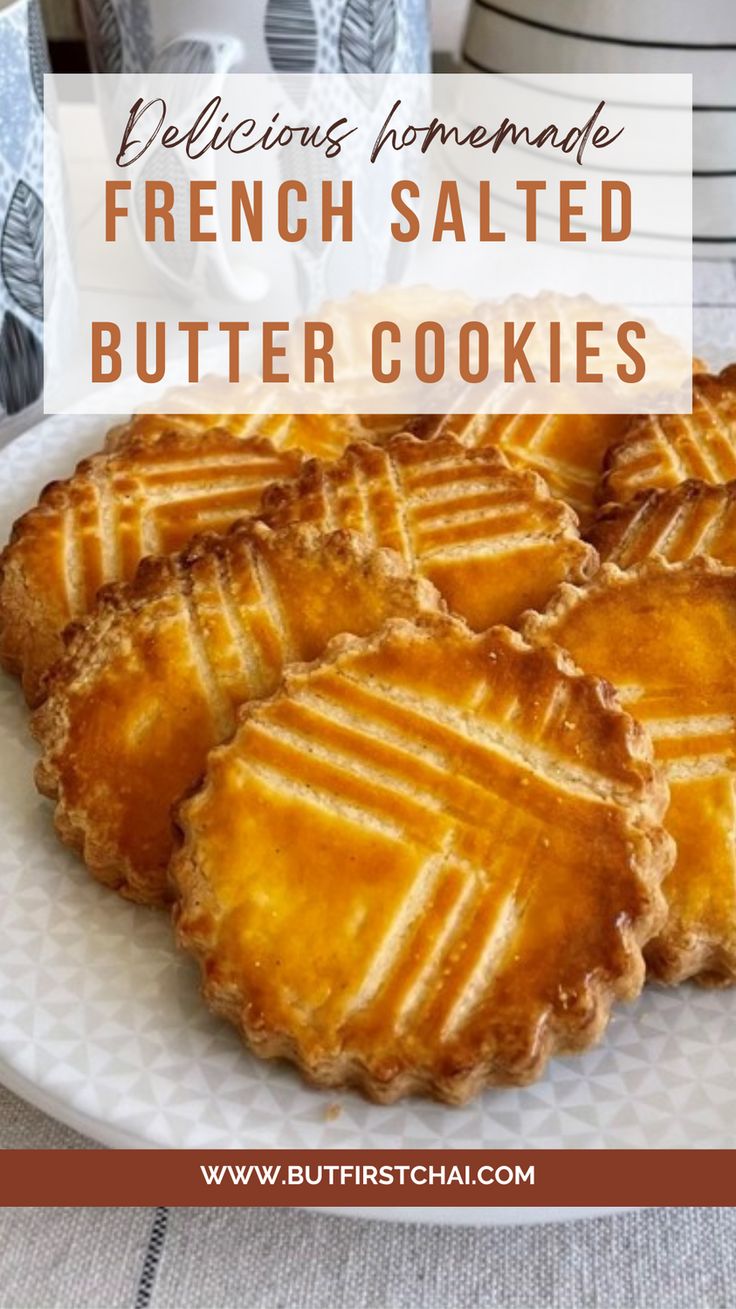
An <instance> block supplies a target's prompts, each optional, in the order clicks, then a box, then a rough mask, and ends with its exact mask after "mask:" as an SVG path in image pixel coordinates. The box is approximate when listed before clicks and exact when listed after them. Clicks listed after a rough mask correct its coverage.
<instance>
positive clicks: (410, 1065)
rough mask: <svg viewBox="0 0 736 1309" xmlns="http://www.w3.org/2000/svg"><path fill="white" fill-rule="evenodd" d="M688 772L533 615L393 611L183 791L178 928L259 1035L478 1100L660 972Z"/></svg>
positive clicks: (387, 1096)
mask: <svg viewBox="0 0 736 1309" xmlns="http://www.w3.org/2000/svg"><path fill="white" fill-rule="evenodd" d="M666 798H667V795H666V786H665V785H664V782H663V781H662V779H661V777H660V775H659V774H658V772H657V771H656V770H655V768H654V767H653V765H652V762H651V745H650V743H649V740H648V738H647V737H646V735H645V734H644V732H643V731H642V729H641V728H640V727H639V726H638V725H637V724H636V723H634V721H633V720H632V719H631V718H629V717H628V715H627V714H625V713H624V712H623V711H622V710H621V709H620V708H619V707H618V705H617V703H616V701H615V699H614V697H613V694H612V692H611V691H610V689H609V688H608V687H607V686H606V685H605V683H603V682H600V681H597V680H595V679H593V678H589V677H584V676H582V675H581V674H580V673H579V672H578V671H577V670H576V669H574V668H573V666H572V665H571V663H570V661H569V660H568V658H567V657H566V656H564V655H562V654H560V653H554V654H550V653H549V652H548V651H546V650H534V649H531V648H530V647H529V646H527V645H526V644H525V643H524V642H523V641H522V640H521V638H520V637H519V636H518V635H516V634H515V633H513V632H511V631H509V629H508V628H503V627H496V628H493V629H492V630H491V631H489V632H486V633H484V634H481V635H475V634H473V633H472V632H470V630H469V629H468V628H467V627H466V626H465V624H463V623H461V622H460V621H459V620H456V619H452V618H446V619H441V618H440V619H434V620H433V619H427V620H424V621H423V622H422V623H420V624H408V623H403V622H398V623H391V624H389V625H388V626H387V628H386V629H384V632H383V633H382V634H380V635H378V636H376V637H374V638H369V639H366V640H356V639H346V640H340V641H337V642H334V643H333V645H332V647H331V648H330V651H329V652H328V655H327V657H326V658H325V659H324V660H322V661H320V662H318V663H317V664H315V665H314V666H312V667H311V668H308V669H302V670H295V671H291V672H290V673H287V676H286V678H285V682H284V687H283V689H282V690H281V691H280V692H279V693H278V694H276V695H275V696H274V697H273V698H272V699H271V700H268V701H266V702H264V703H261V704H255V705H250V706H248V708H247V710H246V711H245V712H244V714H243V715H242V718H241V723H240V726H239V728H238V731H237V733H236V735H235V737H234V738H233V740H232V741H231V742H230V744H229V745H226V746H224V747H223V748H222V749H218V750H215V751H214V752H213V753H212V754H211V755H210V757H209V761H208V766H207V771H206V774H205V778H204V782H203V784H202V787H201V788H200V790H199V791H198V792H197V793H196V795H195V796H194V797H193V798H192V799H190V800H188V801H187V802H185V803H184V804H183V805H182V806H181V807H180V809H179V811H178V822H179V824H180V825H181V827H182V829H183V845H182V848H181V849H180V850H179V851H178V852H177V853H176V854H175V856H174V859H173V861H172V867H171V874H172V880H173V882H174V883H175V886H176V890H177V895H178V906H177V910H176V920H177V935H178V939H179V942H180V943H181V944H182V945H183V946H185V947H186V948H187V949H188V950H190V951H191V952H192V953H193V954H194V955H195V956H196V957H197V958H198V960H199V963H200V966H201V970H202V978H203V984H204V992H205V996H206V998H207V1001H208V1002H209V1004H210V1005H211V1006H212V1007H213V1009H215V1010H216V1011H217V1012H218V1013H221V1014H223V1015H224V1016H225V1017H226V1018H228V1019H230V1021H231V1022H233V1023H234V1024H235V1025H236V1026H237V1027H238V1028H239V1030H240V1031H241V1032H242V1034H243V1036H244V1037H245V1039H246V1041H247V1043H248V1045H249V1046H250V1048H251V1049H252V1050H253V1051H254V1052H255V1053H256V1054H258V1055H261V1056H263V1057H267V1058H270V1057H273V1056H282V1057H285V1058H287V1059H290V1060H293V1061H294V1062H295V1063H297V1064H298V1065H299V1067H300V1068H301V1070H302V1072H303V1073H304V1074H305V1076H306V1077H307V1078H308V1079H309V1080H310V1081H311V1082H314V1083H316V1084H318V1085H320V1086H330V1087H344V1086H356V1087H358V1088H359V1089H360V1090H362V1091H363V1092H364V1093H365V1094H366V1095H368V1096H370V1097H371V1098H372V1099H375V1100H380V1101H393V1100H396V1099H397V1098H398V1097H399V1096H402V1095H405V1094H408V1093H410V1092H422V1093H424V1094H428V1095H432V1096H436V1097H438V1098H439V1099H442V1100H446V1101H450V1102H461V1101H464V1100H467V1099H468V1098H469V1097H470V1096H472V1095H473V1094H475V1093H476V1092H478V1091H480V1090H481V1089H482V1088H483V1087H484V1086H487V1085H495V1084H500V1085H507V1084H523V1083H527V1082H531V1081H533V1080H534V1079H535V1078H536V1077H538V1076H539V1075H540V1073H541V1072H542V1070H543V1068H544V1065H545V1063H546V1061H547V1059H548V1057H549V1056H550V1055H552V1054H554V1053H556V1052H561V1051H572V1050H582V1049H585V1048H586V1047H587V1046H589V1045H590V1044H592V1043H593V1042H594V1041H595V1040H596V1039H597V1038H598V1037H599V1035H600V1033H601V1032H602V1030H603V1028H604V1027H605V1024H606V1021H607V1018H608V1013H609V1009H610V1006H611V1003H612V1001H613V1000H614V999H616V998H631V997H632V996H635V995H636V994H637V993H638V991H639V989H640V987H641V984H642V981H643V977H644V965H643V960H642V957H641V946H642V944H643V943H644V942H645V941H646V940H648V939H649V937H650V936H651V934H652V932H653V931H655V930H656V929H657V928H658V927H659V925H660V923H661V921H662V916H663V910H664V907H663V903H662V898H661V894H660V891H659V882H660V879H661V877H662V875H663V873H664V872H665V871H666V869H667V868H668V867H669V866H670V862H671V858H672V850H671V841H670V840H669V838H668V837H667V836H666V835H665V833H664V831H663V829H662V827H661V826H660V819H661V815H662V813H663V811H664V808H665V805H666Z"/></svg>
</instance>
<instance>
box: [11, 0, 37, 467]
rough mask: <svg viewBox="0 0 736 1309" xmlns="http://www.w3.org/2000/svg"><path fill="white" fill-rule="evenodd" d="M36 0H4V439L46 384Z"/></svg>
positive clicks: (17, 427) (15, 426)
mask: <svg viewBox="0 0 736 1309" xmlns="http://www.w3.org/2000/svg"><path fill="white" fill-rule="evenodd" d="M47 71H48V52H47V48H46V37H45V33H44V29H43V23H42V20H41V12H40V8H39V3H38V0H0V444H2V443H3V442H4V441H6V440H8V439H10V437H11V435H12V434H13V433H14V431H16V430H19V429H20V427H21V426H22V425H23V414H24V411H28V410H30V409H31V407H32V406H34V405H36V404H37V403H38V401H39V397H40V395H41V392H42V389H43V310H44V287H43V229H44V222H43V218H44V211H43V121H44V120H43V75H44V73H45V72H47Z"/></svg>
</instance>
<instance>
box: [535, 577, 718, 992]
mask: <svg viewBox="0 0 736 1309" xmlns="http://www.w3.org/2000/svg"><path fill="white" fill-rule="evenodd" d="M523 630H524V632H525V635H527V636H528V637H529V639H530V640H533V641H535V642H541V643H545V644H548V645H559V646H563V647H564V648H565V649H567V650H569V651H570V653H571V655H572V657H573V659H574V660H575V661H576V663H578V664H579V665H580V667H581V668H583V669H585V671H586V672H589V673H593V674H596V675H598V676H600V677H605V678H607V679H608V680H609V681H610V682H611V683H612V684H613V685H614V686H615V687H616V688H617V690H618V692H619V695H620V697H621V699H622V701H623V704H624V705H625V707H626V708H627V709H628V710H629V711H630V712H631V713H632V714H634V715H635V716H636V717H637V718H638V719H639V720H640V721H641V722H642V723H643V724H644V726H645V727H646V728H647V729H648V731H649V732H650V734H651V736H652V738H653V741H654V750H655V755H656V757H657V759H658V761H659V762H660V764H661V765H662V767H663V769H664V771H665V774H666V776H667V779H668V781H669V785H670V793H671V803H670V807H669V810H668V812H667V815H666V817H665V820H664V821H665V825H666V827H667V829H668V831H669V832H671V834H672V835H673V836H674V838H675V840H676V842H677V847H678V856H677V862H676V864H675V866H674V868H673V870H672V872H671V873H670V874H669V876H668V877H667V879H666V881H665V883H664V886H663V890H664V893H665V897H666V899H667V902H668V906H669V916H668V919H667V922H666V924H665V926H664V928H663V929H662V931H661V932H660V934H659V935H658V936H657V937H656V939H655V940H654V941H652V942H651V943H650V944H649V946H648V947H647V951H646V955H647V960H648V962H649V964H650V967H651V970H652V972H653V973H654V974H655V975H656V976H657V977H660V978H662V979H663V980H665V981H667V982H681V981H683V980H684V979H685V978H688V977H697V978H698V979H699V980H700V981H704V982H710V983H719V984H726V983H732V982H733V981H734V980H735V979H736V835H735V833H736V791H735V790H734V780H735V778H736V569H731V568H726V567H724V566H722V565H719V564H716V563H713V562H712V561H709V560H705V559H695V560H693V561H691V562H688V563H682V564H666V563H664V562H662V561H660V560H657V561H651V562H649V563H644V564H640V565H639V566H638V567H635V568H632V569H630V570H629V571H627V572H622V571H621V570H620V569H619V568H617V567H616V566H615V565H614V564H606V565H604V567H603V568H602V569H601V571H600V572H599V573H598V574H597V575H596V576H595V577H594V578H593V580H592V581H591V582H589V583H587V585H586V586H583V587H573V586H563V587H561V588H560V590H559V591H558V592H557V595H556V596H554V597H553V598H552V600H551V601H550V603H549V605H548V607H547V610H546V612H545V613H544V614H542V615H541V616H540V615H529V616H528V619H527V622H526V624H525V625H524V628H523Z"/></svg>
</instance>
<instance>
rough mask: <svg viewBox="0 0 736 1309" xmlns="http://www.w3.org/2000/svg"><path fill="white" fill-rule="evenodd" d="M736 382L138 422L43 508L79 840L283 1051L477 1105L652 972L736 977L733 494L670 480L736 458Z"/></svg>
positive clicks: (90, 858)
mask: <svg viewBox="0 0 736 1309" xmlns="http://www.w3.org/2000/svg"><path fill="white" fill-rule="evenodd" d="M735 381H736V378H734V377H733V376H732V375H731V374H730V373H728V372H727V373H726V374H723V375H722V376H721V378H720V379H714V378H705V377H696V379H695V383H694V389H695V397H696V404H695V411H694V415H693V418H692V420H690V419H687V420H684V419H681V418H678V419H659V420H653V419H639V420H636V421H635V422H633V423H632V421H631V420H628V419H624V418H619V417H616V418H607V419H602V420H601V419H593V418H575V417H573V418H570V417H555V416H541V417H536V418H530V417H529V416H525V417H520V418H518V419H517V418H513V417H507V418H488V417H479V418H474V417H470V416H457V415H454V416H448V417H446V418H444V419H434V420H428V419H419V418H417V419H411V420H409V421H407V420H401V419H397V420H396V422H395V423H394V424H391V423H376V422H375V420H374V421H371V420H370V419H365V418H361V417H359V416H353V417H349V416H348V417H345V418H337V419H334V418H333V419H320V418H318V417H311V418H303V417H302V418H299V417H294V418H290V417H287V416H281V417H278V418H273V419H268V420H266V424H265V428H264V421H263V420H262V419H261V420H259V421H258V422H256V421H255V420H253V419H251V418H249V417H248V416H235V417H233V416H230V417H225V416H221V415H204V416H202V417H201V418H200V419H194V418H191V419H185V418H166V417H159V418H153V417H149V418H146V419H136V420H133V421H132V422H131V423H130V424H127V425H125V427H123V428H119V429H116V430H115V431H114V432H113V433H112V434H111V436H110V438H109V440H108V448H107V449H106V451H105V452H104V453H102V454H100V455H96V456H93V457H92V458H91V459H88V460H86V461H85V462H84V463H83V464H82V465H80V467H79V468H78V469H77V470H76V472H75V473H74V474H73V476H71V477H70V478H69V480H68V481H67V482H62V483H55V484H54V485H53V486H51V487H49V488H47V490H46V491H45V492H44V494H43V495H42V497H41V500H40V501H39V504H38V505H37V506H36V507H35V508H33V509H31V510H30V511H29V512H28V513H27V514H26V515H25V516H24V517H23V518H22V519H20V520H19V522H18V523H17V524H16V526H15V528H14V531H13V535H12V538H11V541H10V543H9V545H8V546H7V548H6V550H5V552H4V555H3V557H2V565H1V568H0V656H1V657H2V660H3V663H4V665H5V667H6V668H8V669H9V670H10V671H12V672H15V673H17V674H19V675H20V676H21V678H22V680H23V686H24V689H25V692H26V696H27V698H28V700H29V703H30V704H31V705H32V706H33V707H34V710H35V712H34V716H33V729H34V732H35V735H36V737H37V739H38V740H39V742H40V745H41V750H42V757H41V760H40V762H39V765H38V770H37V782H38V785H39V788H40V789H41V790H42V791H43V792H44V794H47V795H49V796H50V797H51V798H52V799H53V800H54V801H55V805H56V808H55V814H56V826H57V830H58V832H59V835H60V836H61V838H62V840H64V841H65V842H66V843H67V844H69V845H71V846H72V847H73V848H74V849H75V850H76V851H77V852H78V853H79V854H80V855H81V857H82V858H83V859H84V861H85V863H86V864H87V866H88V867H89V869H90V871H91V872H92V873H93V874H94V876H96V877H97V878H98V879H99V880H100V881H102V882H104V883H106V884H107V885H108V886H110V887H112V888H114V889H115V890H117V891H118V892H120V894H122V895H124V896H127V897H128V898H131V899H134V900H137V901H139V902H142V903H147V904H151V905H160V906H168V905H171V906H173V917H174V921H175V924H176V933H177V938H178V940H179V942H180V943H181V944H182V945H184V946H185V947H186V948H187V949H189V950H190V951H191V952H192V953H193V954H194V955H195V956H196V957H197V959H198V960H199V963H200V965H201V970H202V977H203V985H204V991H205V995H206V998H207V1000H208V1002H209V1003H210V1004H211V1006H212V1007H213V1008H214V1009H215V1010H216V1011H218V1012H219V1013H222V1014H224V1015H225V1016H226V1017H228V1018H229V1019H230V1020H231V1021H233V1022H234V1023H235V1024H236V1025H237V1026H238V1028H239V1029H240V1030H241V1031H242V1033H243V1034H244V1036H245V1038H246V1039H247V1042H248V1044H249V1046H250V1047H251V1049H252V1050H254V1051H255V1052H256V1053H259V1054H261V1055H263V1056H267V1057H270V1056H274V1055H276V1056H285V1057H286V1058H289V1059H291V1060H293V1061H294V1062H296V1063H297V1064H298V1065H299V1066H300V1067H301V1069H302V1070H303V1072H304V1074H305V1076H306V1077H308V1078H309V1079H310V1080H312V1081H314V1082H316V1083H318V1084H321V1085H330V1086H342V1085H353V1086H357V1087H359V1088H361V1089H362V1090H364V1091H365V1092H366V1093H367V1094H368V1095H370V1096H371V1097H372V1098H374V1099H377V1100H382V1101H390V1100H394V1099H396V1097H397V1096H399V1095H402V1094H404V1093H408V1092H424V1093H427V1094H431V1095H434V1096H437V1097H439V1098H442V1099H444V1100H447V1101H450V1102H458V1101H462V1100H465V1099H467V1098H468V1096H470V1095H472V1094H473V1093H474V1092H476V1091H477V1090H479V1089H481V1088H482V1087H484V1086H486V1085H490V1084H511V1083H516V1084H518V1083H524V1082H528V1081H530V1080H532V1079H533V1078H534V1077H536V1076H538V1075H539V1074H540V1072H541V1071H542V1069H543V1067H544V1064H545V1062H546V1060H547V1058H548V1057H549V1055H550V1054H553V1053H555V1052H560V1051H570V1050H579V1049H583V1048H585V1047H587V1046H588V1045H590V1044H591V1042H593V1041H594V1040H595V1039H596V1038H597V1037H598V1035H599V1034H600V1032H601V1031H602V1030H603V1028H604V1027H605V1024H606V1021H607V1018H608V1015H609V1012H610V1009H611V1006H612V1004H613V1003H614V1001H615V1000H616V999H619V998H621V999H623V998H631V997H633V996H635V995H636V994H638V992H639V990H640V989H641V986H642V984H643V981H644V976H645V959H646V961H647V963H648V965H649V968H650V970H651V972H652V973H653V974H654V975H656V976H658V977H660V978H663V979H665V980H667V981H679V980H682V979H683V978H685V977H691V976H697V977H698V978H700V980H704V981H714V980H717V981H719V982H726V981H730V980H732V979H733V977H735V976H736V903H734V902H736V890H734V887H736V878H734V854H735V853H736V852H735V851H734V837H733V830H734V823H733V811H734V798H733V792H732V785H731V766H732V765H731V760H732V758H733V740H734V724H735V723H736V703H732V701H736V691H734V689H733V688H734V687H736V679H734V677H733V671H734V666H736V653H734V652H735V651H736V645H735V644H734V640H733V635H734V632H735V631H736V627H735V624H736V572H734V571H733V570H732V569H731V568H730V567H728V563H729V556H728V551H729V546H728V540H729V523H730V512H731V509H730V507H731V503H732V499H733V489H732V488H730V487H728V486H727V485H724V486H721V485H708V486H706V485H704V484H703V483H693V482H692V481H690V482H687V483H686V484H685V485H684V486H682V487H678V486H674V489H667V488H672V487H673V484H674V482H675V481H676V480H678V479H677V474H678V473H682V474H683V476H684V477H688V476H690V475H691V474H692V473H693V472H695V471H697V473H698V475H699V476H701V477H703V476H704V475H705V476H706V477H707V480H708V481H709V482H710V483H717V482H719V481H721V480H724V481H725V478H726V477H728V476H732V475H734V473H736V466H735V468H734V472H731V470H730V466H729V463H728V457H729V451H730V457H731V459H732V460H733V459H734V455H733V451H734V449H736V410H734V411H733V412H731V407H733V406H734V404H735V403H736V401H734V390H733V387H734V382H735ZM213 424H215V425H213ZM392 427H400V428H402V429H404V430H401V431H398V432H397V431H393V430H391V429H392ZM406 429H408V430H406ZM310 456H312V457H310ZM314 456H316V457H314ZM657 478H659V480H656V479H657ZM666 479H667V480H666ZM599 484H600V485H599ZM649 487H656V488H661V489H656V490H648V489H645V488H649ZM626 488H628V494H627V493H626ZM601 494H602V495H605V496H608V497H609V498H610V497H612V496H614V495H615V496H617V497H618V500H619V503H618V504H616V505H610V504H609V505H607V506H606V507H605V508H604V509H602V510H599V509H598V505H599V503H600V496H601ZM579 517H580V519H582V523H583V530H584V533H585V536H586V537H587V539H584V536H583V535H582V534H581V528H580V525H579ZM599 556H601V557H602V558H603V559H604V561H605V562H604V565H603V566H602V567H600V566H599V562H600V561H599ZM614 688H615V689H614Z"/></svg>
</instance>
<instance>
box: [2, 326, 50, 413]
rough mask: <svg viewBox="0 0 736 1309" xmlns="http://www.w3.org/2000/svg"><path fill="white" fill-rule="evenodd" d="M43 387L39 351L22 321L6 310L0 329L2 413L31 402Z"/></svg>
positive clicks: (41, 351)
mask: <svg viewBox="0 0 736 1309" xmlns="http://www.w3.org/2000/svg"><path fill="white" fill-rule="evenodd" d="M42 387H43V350H42V349H41V343H40V341H39V340H38V339H37V338H36V337H35V336H34V335H33V332H31V330H30V329H29V328H28V327H26V326H25V324H24V323H22V322H21V321H20V319H19V318H16V316H15V314H12V313H11V312H10V310H8V311H7V313H6V315H5V317H4V319H3V326H2V331H0V403H1V404H2V405H3V407H4V409H5V412H6V414H19V413H20V412H21V410H22V409H25V408H26V407H27V406H28V405H31V404H33V402H34V400H37V399H38V397H39V396H40V394H41V390H42Z"/></svg>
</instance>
